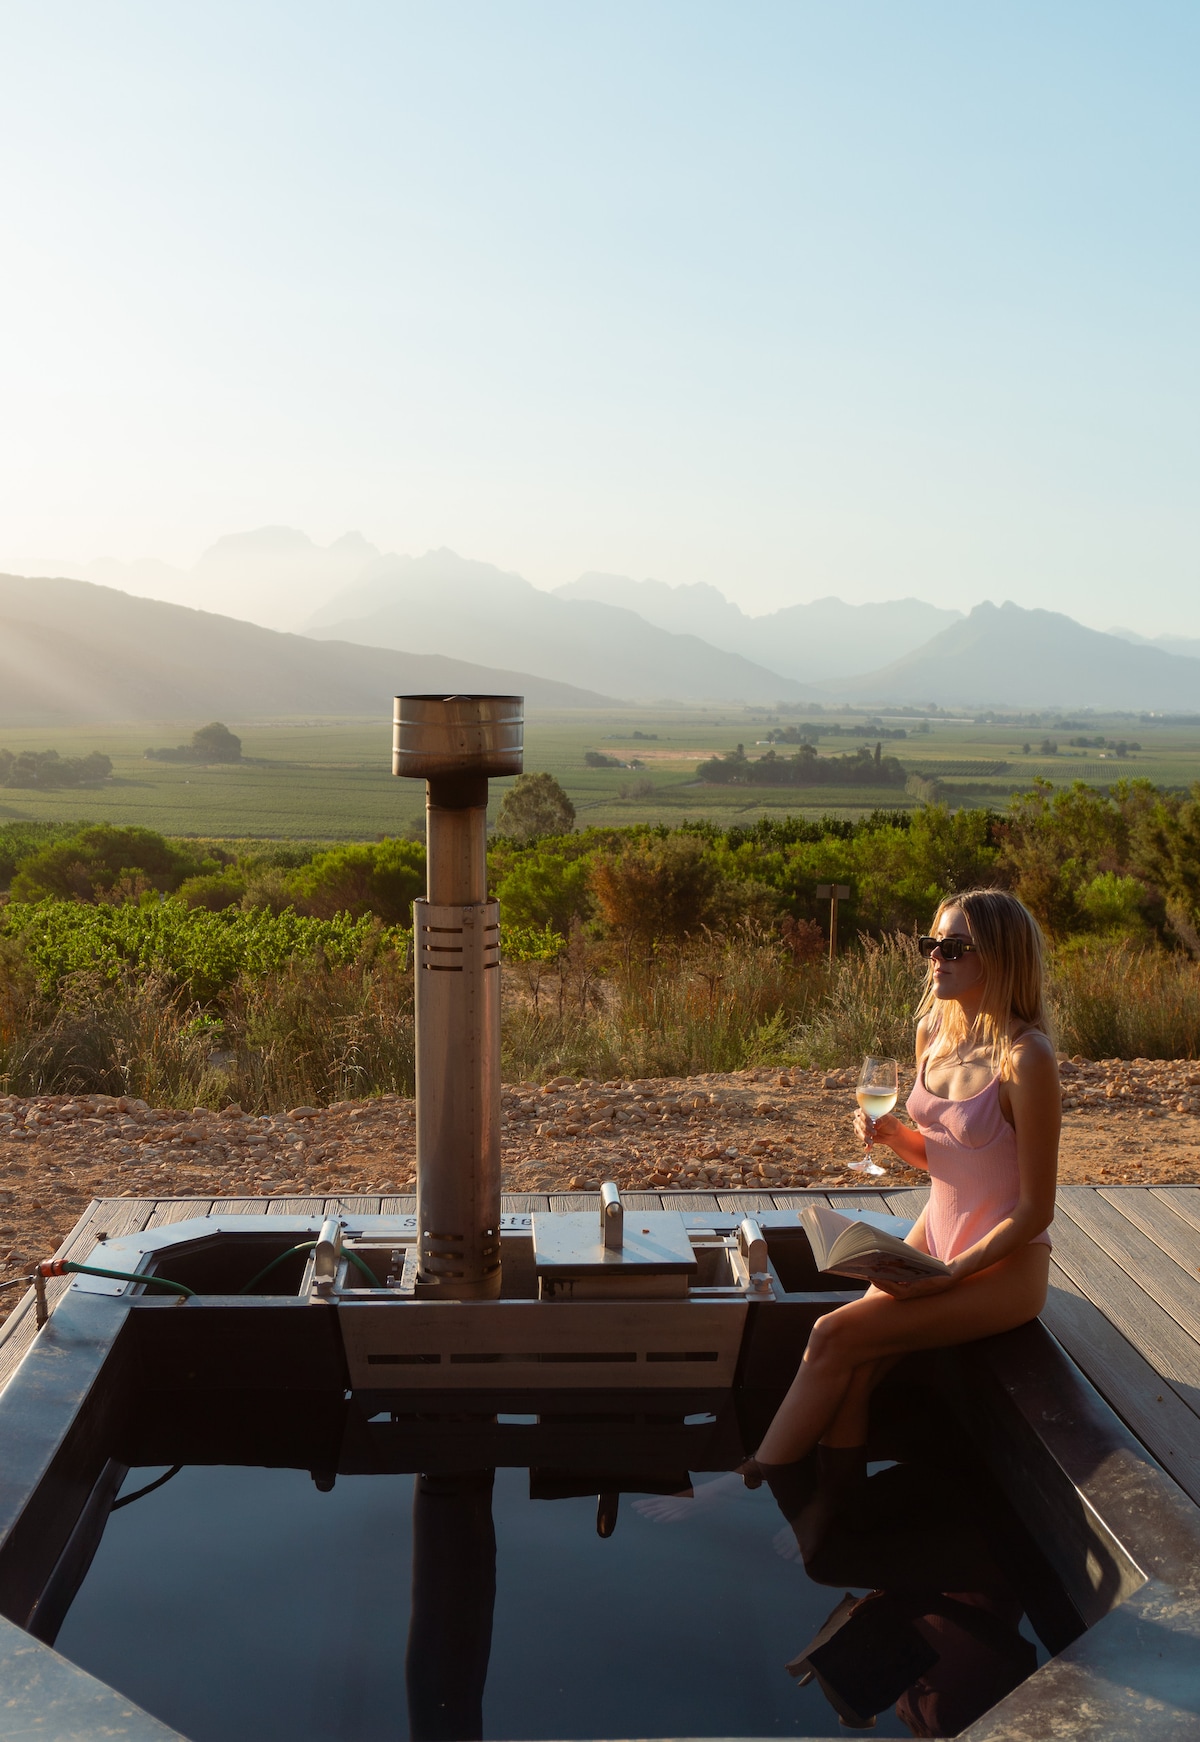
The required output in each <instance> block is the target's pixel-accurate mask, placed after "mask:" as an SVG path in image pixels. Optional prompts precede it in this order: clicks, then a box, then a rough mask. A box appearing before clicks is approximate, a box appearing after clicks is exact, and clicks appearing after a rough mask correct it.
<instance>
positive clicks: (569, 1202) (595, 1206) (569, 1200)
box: [550, 1192, 600, 1216]
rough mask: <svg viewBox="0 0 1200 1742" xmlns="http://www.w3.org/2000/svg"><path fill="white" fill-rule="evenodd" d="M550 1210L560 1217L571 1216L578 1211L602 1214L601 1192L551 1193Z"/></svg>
mask: <svg viewBox="0 0 1200 1742" xmlns="http://www.w3.org/2000/svg"><path fill="white" fill-rule="evenodd" d="M550 1208H551V1209H552V1210H553V1211H554V1212H555V1213H556V1214H558V1215H560V1216H562V1215H570V1214H571V1213H572V1212H573V1211H578V1210H595V1212H596V1214H597V1215H599V1214H600V1193H599V1192H551V1194H550Z"/></svg>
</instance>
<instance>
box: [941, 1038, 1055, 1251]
mask: <svg viewBox="0 0 1200 1742" xmlns="http://www.w3.org/2000/svg"><path fill="white" fill-rule="evenodd" d="M1012 1069H1013V1074H1012V1077H1011V1078H1010V1080H1009V1082H1008V1083H1007V1084H1006V1085H1005V1086H1006V1087H1007V1089H1008V1099H1009V1103H1010V1105H1011V1108H1012V1117H1013V1127H1014V1129H1015V1131H1016V1134H1017V1167H1018V1169H1019V1171H1020V1178H1021V1186H1020V1196H1019V1197H1018V1199H1017V1203H1016V1207H1015V1209H1014V1210H1013V1212H1012V1214H1011V1215H1010V1216H1008V1217H1006V1218H1005V1220H1004V1221H1003V1222H999V1223H997V1225H996V1227H994V1228H993V1229H992V1230H991V1232H990V1233H989V1234H985V1235H984V1237H983V1239H982V1240H979V1241H977V1242H976V1243H975V1245H974V1246H968V1247H967V1249H966V1251H965V1252H960V1253H959V1255H958V1257H957V1258H955V1259H953V1260H952V1261H951V1269H952V1270H953V1272H954V1275H955V1279H956V1280H957V1279H959V1278H961V1277H964V1276H971V1275H973V1274H974V1273H975V1271H977V1270H986V1269H987V1268H988V1266H989V1265H991V1264H997V1263H999V1261H1000V1259H1002V1258H1007V1257H1008V1255H1009V1253H1010V1252H1015V1251H1016V1250H1017V1248H1018V1247H1020V1246H1026V1245H1028V1243H1029V1242H1030V1240H1032V1239H1033V1237H1034V1235H1035V1234H1040V1233H1041V1232H1042V1230H1043V1229H1044V1228H1048V1227H1049V1226H1050V1223H1051V1222H1052V1221H1053V1220H1054V1193H1055V1189H1056V1187H1057V1185H1058V1139H1059V1132H1060V1129H1061V1127H1062V1091H1061V1089H1060V1087H1059V1082H1058V1060H1057V1059H1056V1058H1055V1056H1054V1048H1053V1046H1052V1045H1051V1044H1050V1041H1049V1038H1048V1037H1047V1036H1046V1035H1044V1034H1041V1033H1039V1032H1038V1031H1036V1030H1030V1032H1029V1033H1028V1034H1023V1035H1022V1036H1021V1038H1020V1040H1018V1041H1017V1042H1016V1044H1015V1045H1014V1047H1013V1052H1012Z"/></svg>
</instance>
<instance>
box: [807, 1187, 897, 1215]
mask: <svg viewBox="0 0 1200 1742" xmlns="http://www.w3.org/2000/svg"><path fill="white" fill-rule="evenodd" d="M822 1196H823V1197H824V1199H825V1201H826V1203H827V1204H828V1205H829V1207H830V1209H831V1210H841V1209H847V1210H875V1211H876V1212H877V1213H878V1214H880V1215H884V1216H886V1215H888V1214H889V1211H888V1203H887V1199H886V1198H885V1197H884V1195H883V1193H882V1192H824V1193H823V1194H822Z"/></svg>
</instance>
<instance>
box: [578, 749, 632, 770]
mask: <svg viewBox="0 0 1200 1742" xmlns="http://www.w3.org/2000/svg"><path fill="white" fill-rule="evenodd" d="M583 760H584V764H585V766H586V767H588V768H620V767H622V766H623V764H622V762H621V760H620V758H619V757H617V756H606V755H605V754H604V752H603V750H585V751H584V753H583Z"/></svg>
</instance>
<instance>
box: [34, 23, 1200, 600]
mask: <svg viewBox="0 0 1200 1742" xmlns="http://www.w3.org/2000/svg"><path fill="white" fill-rule="evenodd" d="M1198 64H1200V6H1197V5H1196V3H1195V0H1186V3H1180V4H1175V3H1167V0H1140V3H1139V4H1136V5H1134V4H1130V3H1129V0H1126V3H1124V4H1120V5H1116V4H1111V3H1109V0H1057V3H1052V4H1050V5H1046V4H1045V0H1039V3H1036V4H1025V3H1022V0H1004V3H1003V4H1001V3H991V4H988V3H978V0H975V3H971V4H966V5H964V4H963V3H962V0H938V3H920V0H903V3H901V0H892V3H885V0H873V3H871V4H863V3H860V0H820V3H819V4H813V3H810V0H786V3H782V4H775V3H765V0H759V3H757V4H756V3H754V0H729V3H728V4H724V5H713V4H705V3H703V0H686V3H679V4H676V3H663V0H658V3H656V0H636V3H634V4H612V3H609V0H589V3H586V4H585V3H584V0H567V3H565V4H564V3H563V0H554V3H548V4H541V3H511V0H489V3H479V0H434V3H431V0H421V3H420V4H411V3H405V0H387V3H381V0H366V3H362V0H358V3H356V0H339V3H337V4H334V3H332V0H330V3H328V4H321V5H314V4H305V3H304V0H286V3H278V4H277V3H274V0H232V3H230V0H205V4H203V5H189V4H186V3H185V0H102V3H101V4H96V0H7V3H6V4H5V5H4V7H3V9H2V10H0V81H2V84H0V161H2V163H3V166H4V168H3V176H2V180H0V223H2V232H3V266H2V269H0V332H2V334H3V342H2V349H0V396H2V403H3V414H2V416H0V488H2V490H3V512H2V514H0V562H3V563H4V564H5V565H6V566H9V567H13V566H20V564H21V563H22V562H23V561H29V562H31V561H32V560H33V558H34V557H35V556H50V555H53V556H57V557H62V558H63V559H67V558H70V559H71V560H74V561H82V560H84V559H86V558H89V557H94V556H100V555H110V556H117V557H121V558H132V557H136V556H142V555H155V556H160V557H163V558H165V559H167V560H170V561H174V562H190V561H191V560H193V559H194V557H195V556H196V554H197V553H198V552H199V551H200V549H201V548H203V546H205V545H206V544H208V543H209V542H211V541H212V540H213V539H215V538H216V537H217V536H219V535H220V534H222V533H226V532H232V531H238V530H243V529H246V528H249V527H253V526H257V525H261V524H264V523H280V524H286V525H292V526H297V527H300V528H302V529H304V530H305V531H307V532H309V533H310V534H311V535H312V536H313V537H315V538H317V539H319V540H320V541H321V542H327V541H328V540H330V539H332V538H334V537H336V536H337V535H338V534H339V533H342V532H344V531H346V530H347V529H350V528H356V529H358V530H361V531H362V532H363V533H364V534H365V535H366V536H367V537H368V538H369V539H371V540H373V541H374V542H375V543H377V544H380V545H382V546H384V547H385V548H391V549H396V550H401V551H413V552H416V551H421V550H424V549H425V548H427V547H429V546H431V545H442V544H446V545H450V546H452V547H453V548H455V549H456V550H458V551H460V552H461V553H463V554H464V555H468V556H474V557H479V558H482V559H485V560H489V561H493V562H497V563H500V564H501V565H502V566H504V567H508V568H514V569H517V570H518V571H520V572H521V573H524V574H526V575H527V576H528V577H529V578H530V579H532V580H534V581H536V582H537V583H538V584H539V585H544V586H551V585H554V584H556V583H558V582H559V581H562V580H567V579H570V578H572V577H573V576H574V575H576V574H578V573H579V572H581V571H582V570H584V569H606V570H611V571H615V572H619V573H626V574H633V575H637V576H642V575H655V576H657V577H659V578H660V579H662V580H666V581H670V582H680V581H687V580H706V581H710V582H713V583H714V584H716V585H718V586H720V587H722V588H723V589H724V590H725V591H726V592H727V593H728V594H729V595H730V596H732V597H734V598H737V599H738V600H739V601H740V602H742V603H744V604H745V605H746V606H747V607H749V608H752V609H756V610H761V609H768V608H771V607H773V606H774V605H776V604H780V603H784V602H787V601H790V600H793V599H803V598H810V597H814V596H816V595H818V594H821V593H825V592H836V593H840V594H841V595H842V596H843V597H845V598H849V599H853V600H868V599H872V598H883V597H896V596H899V595H903V594H906V593H916V594H918V595H920V596H923V597H926V598H929V599H933V600H936V601H938V602H940V603H955V604H959V605H961V606H963V607H964V608H965V607H968V606H969V605H971V604H973V603H975V602H976V601H977V600H978V599H981V598H985V597H991V598H994V599H997V600H999V599H1002V598H1013V599H1015V600H1017V601H1018V602H1019V603H1022V604H1026V605H1033V604H1045V605H1050V606H1053V607H1055V608H1057V609H1061V610H1066V611H1069V612H1071V613H1072V614H1073V615H1076V616H1079V617H1080V618H1082V619H1083V620H1085V621H1087V622H1091V623H1095V624H1097V625H1098V626H1100V627H1105V626H1107V625H1108V624H1110V623H1113V622H1124V623H1127V624H1130V625H1132V626H1133V627H1136V628H1141V629H1143V631H1145V632H1147V633H1155V632H1158V631H1160V630H1165V629H1176V630H1180V631H1185V632H1189V633H1191V634H1197V633H1200V490H1198V488H1197V479H1198V477H1200V464H1198V462H1200V439H1198V431H1200V367H1198V365H1200V344H1198V336H1197V319H1198V317H1197V309H1198V307H1200V299H1198V291H1200V284H1198V282H1197V279H1198V276H1200V274H1198V270H1197V269H1198V264H1200V223H1198V215H1197V188H1198V187H1200V119H1198V117H1200V104H1198V103H1197V96H1196V76H1197V66H1198Z"/></svg>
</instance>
